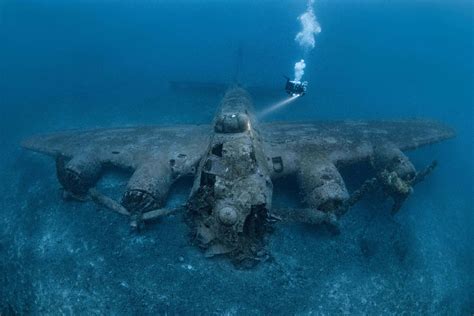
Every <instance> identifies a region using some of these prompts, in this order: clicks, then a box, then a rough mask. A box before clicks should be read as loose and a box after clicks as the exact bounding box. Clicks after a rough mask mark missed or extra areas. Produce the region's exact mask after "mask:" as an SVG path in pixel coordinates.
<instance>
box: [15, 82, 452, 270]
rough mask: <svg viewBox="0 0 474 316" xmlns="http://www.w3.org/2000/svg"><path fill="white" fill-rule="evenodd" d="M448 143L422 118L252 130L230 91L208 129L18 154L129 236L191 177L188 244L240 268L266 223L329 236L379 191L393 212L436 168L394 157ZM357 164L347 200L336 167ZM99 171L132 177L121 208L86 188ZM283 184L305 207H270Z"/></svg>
mask: <svg viewBox="0 0 474 316" xmlns="http://www.w3.org/2000/svg"><path fill="white" fill-rule="evenodd" d="M451 137H454V131H453V130H452V129H451V128H449V127H447V126H445V125H443V124H441V123H439V122H436V121H430V120H398V121H336V122H308V123H291V122H275V123H266V124H259V122H257V120H256V118H255V116H254V115H253V109H252V101H251V98H250V96H249V94H248V93H247V92H246V91H245V90H243V89H241V88H232V89H229V90H228V91H227V92H226V94H225V96H224V98H223V99H222V101H221V104H220V108H219V110H218V112H217V114H216V117H215V119H214V122H213V124H212V125H200V126H192V125H177V126H168V127H167V126H151V127H133V128H123V129H103V130H92V131H71V132H63V133H56V134H50V135H44V136H37V137H32V138H30V139H28V140H26V141H25V142H23V146H24V147H25V148H28V149H31V150H34V151H38V152H42V153H45V154H48V155H51V156H53V157H54V158H55V159H56V164H57V173H58V179H59V182H60V183H61V185H62V186H63V188H64V190H65V192H66V193H68V194H69V195H71V196H74V197H76V198H79V199H87V198H90V199H92V200H93V201H95V202H96V203H98V204H101V205H103V206H105V207H107V208H110V209H112V210H114V211H116V212H117V213H120V214H123V215H126V216H129V218H130V221H131V225H132V226H133V227H134V228H139V227H141V226H142V225H143V221H145V220H150V219H154V218H158V217H161V216H166V215H168V214H170V213H172V212H173V211H174V210H167V209H164V208H163V206H164V204H165V202H166V199H167V195H168V192H169V190H170V187H171V186H172V185H173V184H174V183H175V182H176V181H177V180H178V179H180V178H181V177H183V176H187V175H192V176H194V183H193V187H192V190H191V194H190V197H189V199H188V202H187V204H186V207H185V208H184V209H183V210H182V211H183V213H184V215H185V219H186V221H187V222H188V223H189V225H190V228H191V231H192V232H193V234H192V236H193V242H194V243H195V244H196V245H198V246H199V247H201V248H203V249H204V250H205V253H206V255H207V256H214V255H218V254H226V255H228V256H230V257H231V258H233V259H234V260H235V261H236V262H239V263H246V264H247V263H249V262H250V263H252V262H253V263H255V262H259V261H261V260H263V259H264V258H266V257H267V256H266V252H265V251H264V245H265V242H264V240H265V238H264V236H265V235H266V234H267V233H268V232H269V231H270V227H271V225H272V223H274V222H275V221H299V222H305V223H310V224H313V225H317V224H325V225H326V226H327V227H329V228H330V229H331V230H332V231H334V232H338V231H339V228H338V221H337V220H338V218H339V217H340V216H342V215H343V214H344V213H346V212H347V211H348V210H349V208H350V207H351V206H352V205H354V204H355V203H357V202H358V201H359V200H360V199H362V198H363V196H364V195H366V194H368V193H370V192H372V191H374V190H379V189H380V190H383V191H384V192H385V193H386V194H387V196H388V197H390V198H392V199H393V201H394V207H393V209H392V212H396V211H398V210H399V209H400V207H401V206H402V204H403V202H404V201H405V200H406V198H407V197H408V196H409V195H410V194H411V193H412V191H413V189H412V188H413V186H414V185H415V184H416V183H418V182H420V181H421V180H423V179H424V178H425V177H426V176H427V175H428V174H429V173H431V172H432V171H433V169H434V167H435V166H436V165H435V164H432V165H430V166H429V167H427V168H426V169H424V170H422V171H421V172H417V171H416V169H415V167H414V166H413V164H412V163H411V162H410V160H409V159H408V157H406V156H405V154H404V153H403V152H404V151H407V150H411V149H416V148H418V147H420V146H423V145H428V144H432V143H435V142H439V141H442V140H445V139H448V138H451ZM362 161H366V162H368V163H369V164H370V165H371V166H372V167H373V169H374V172H375V177H373V178H369V179H367V180H366V181H365V183H364V184H363V185H362V186H361V187H360V188H359V189H357V190H355V191H354V192H352V193H349V192H348V190H347V188H346V186H345V183H344V180H343V178H342V176H341V174H340V173H339V168H340V167H341V166H347V165H352V164H355V163H358V162H362ZM104 167H109V168H110V167H115V168H121V169H127V170H130V171H132V172H133V175H132V177H131V179H130V181H129V183H128V185H127V189H126V191H125V192H124V194H123V197H122V201H121V204H120V203H119V202H117V201H114V200H112V199H110V198H108V197H106V196H104V195H103V194H101V193H100V192H98V191H97V190H96V189H95V188H94V186H95V184H96V182H97V181H98V179H99V178H100V176H101V173H102V170H103V169H104ZM287 176H296V178H297V179H298V185H299V188H300V190H301V192H302V194H303V196H304V201H305V203H306V205H307V206H306V208H305V209H303V210H274V209H272V193H273V180H274V179H276V178H280V177H287Z"/></svg>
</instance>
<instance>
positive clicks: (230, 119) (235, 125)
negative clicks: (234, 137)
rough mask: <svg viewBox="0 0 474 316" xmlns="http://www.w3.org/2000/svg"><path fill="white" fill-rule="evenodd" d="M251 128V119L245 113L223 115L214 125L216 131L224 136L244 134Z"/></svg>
mask: <svg viewBox="0 0 474 316" xmlns="http://www.w3.org/2000/svg"><path fill="white" fill-rule="evenodd" d="M249 128H250V119H249V117H248V115H247V114H245V113H221V114H220V115H219V116H218V117H217V119H216V121H215V124H214V131H215V132H216V133H222V134H233V133H243V132H245V131H248V130H249Z"/></svg>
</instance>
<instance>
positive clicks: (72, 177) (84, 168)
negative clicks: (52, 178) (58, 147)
mask: <svg viewBox="0 0 474 316" xmlns="http://www.w3.org/2000/svg"><path fill="white" fill-rule="evenodd" d="M56 171H57V175H58V180H59V182H60V183H61V185H62V186H63V187H64V189H65V190H66V191H68V192H70V193H72V194H74V195H77V196H84V195H86V194H87V192H88V191H89V189H90V188H91V187H93V186H94V185H95V183H96V182H97V180H98V179H99V177H100V173H101V171H102V163H101V162H100V161H99V160H98V159H97V157H95V156H94V155H93V154H89V153H83V154H80V155H76V156H74V157H73V158H72V159H71V160H69V161H68V162H67V163H66V158H65V157H64V156H58V157H57V158H56Z"/></svg>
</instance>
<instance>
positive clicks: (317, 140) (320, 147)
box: [261, 120, 455, 173]
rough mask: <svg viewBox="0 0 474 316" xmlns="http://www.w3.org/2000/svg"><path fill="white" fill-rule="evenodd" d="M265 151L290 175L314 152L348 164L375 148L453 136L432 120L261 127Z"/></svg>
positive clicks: (404, 147)
mask: <svg viewBox="0 0 474 316" xmlns="http://www.w3.org/2000/svg"><path fill="white" fill-rule="evenodd" d="M261 133H262V138H263V139H264V142H265V145H264V146H265V147H266V148H265V152H266V153H267V154H269V156H271V157H272V159H274V162H275V161H276V162H277V164H278V165H279V166H278V167H277V170H278V169H280V168H282V166H283V165H286V166H288V167H289V168H287V170H286V172H284V173H287V172H294V171H295V170H294V169H295V168H297V165H296V163H295V161H297V160H299V159H300V158H302V157H303V156H304V155H305V153H315V152H318V153H320V154H321V156H323V157H325V158H327V159H329V160H330V161H331V162H332V163H334V164H337V165H341V164H351V163H355V162H357V161H361V160H364V159H367V158H369V157H370V156H371V155H372V153H373V148H374V147H375V146H377V145H379V144H380V145H383V144H387V143H389V144H393V145H394V146H395V147H396V148H398V149H400V150H401V151H406V150H410V149H415V148H418V147H420V146H423V145H428V144H432V143H436V142H439V141H442V140H445V139H448V138H452V137H454V136H455V132H454V131H453V129H451V128H450V127H447V126H445V125H443V124H441V123H439V122H436V121H432V120H399V121H393V120H391V121H334V122H323V121H321V122H310V123H291V122H274V123H267V124H262V126H261Z"/></svg>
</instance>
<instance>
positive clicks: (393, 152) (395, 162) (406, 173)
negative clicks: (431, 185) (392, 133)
mask: <svg viewBox="0 0 474 316" xmlns="http://www.w3.org/2000/svg"><path fill="white" fill-rule="evenodd" d="M372 166H373V167H374V169H375V170H376V171H377V172H380V171H383V170H386V171H388V172H396V173H397V175H398V176H399V177H400V178H401V179H403V180H411V179H413V178H414V177H415V176H416V169H415V167H414V166H413V164H412V163H411V161H410V160H409V159H408V157H407V156H406V155H405V154H404V153H403V152H402V151H401V150H400V149H398V148H397V147H395V146H394V145H384V146H377V147H375V148H374V154H373V156H372Z"/></svg>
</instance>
